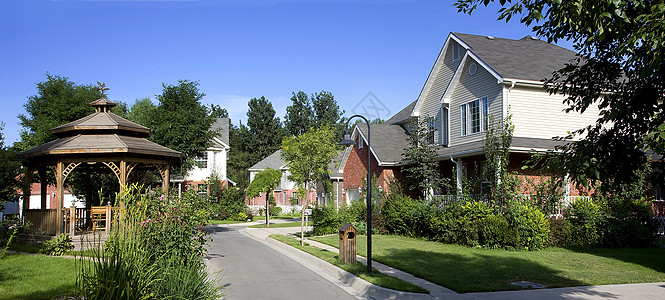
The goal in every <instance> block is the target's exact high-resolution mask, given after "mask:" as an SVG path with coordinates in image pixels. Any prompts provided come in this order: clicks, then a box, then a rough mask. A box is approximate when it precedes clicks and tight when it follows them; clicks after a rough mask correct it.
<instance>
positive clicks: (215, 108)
mask: <svg viewBox="0 0 665 300" xmlns="http://www.w3.org/2000/svg"><path fill="white" fill-rule="evenodd" d="M208 110H210V115H211V116H213V117H214V118H215V119H216V118H228V117H229V111H228V110H226V108H223V107H221V106H219V105H217V104H210V106H209V107H208Z"/></svg>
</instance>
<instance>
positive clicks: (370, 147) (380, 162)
mask: <svg viewBox="0 0 665 300" xmlns="http://www.w3.org/2000/svg"><path fill="white" fill-rule="evenodd" d="M367 126H369V124H367ZM368 130H369V128H368ZM356 131H357V132H358V133H356ZM353 133H354V135H351V136H352V138H353V139H355V137H356V136H358V134H360V137H362V139H363V141H365V146H368V147H369V150H370V151H371V152H372V155H374V158H375V159H376V161H377V162H378V163H379V166H383V165H384V164H383V162H382V161H381V159H379V156H378V155H377V154H376V152H375V151H374V148H373V147H372V146H371V145H370V143H368V142H367V138H366V137H365V135H364V134H363V132H362V131H360V129H358V126H357V125H356V128H355V129H354V130H353Z"/></svg>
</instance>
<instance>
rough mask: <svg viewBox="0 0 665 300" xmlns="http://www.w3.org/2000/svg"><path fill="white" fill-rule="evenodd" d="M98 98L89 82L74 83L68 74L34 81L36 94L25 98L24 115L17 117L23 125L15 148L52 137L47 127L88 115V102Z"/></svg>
mask: <svg viewBox="0 0 665 300" xmlns="http://www.w3.org/2000/svg"><path fill="white" fill-rule="evenodd" d="M100 97H101V94H100V93H99V92H98V91H95V90H93V89H92V85H76V84H75V83H74V82H71V81H69V79H68V78H67V77H61V76H57V75H55V76H53V75H50V74H46V81H42V82H39V83H37V95H33V96H30V97H28V102H26V103H25V104H24V105H23V107H24V108H25V111H26V114H20V115H19V116H18V118H19V120H20V124H21V126H22V127H23V129H22V130H21V134H20V136H21V141H20V142H18V144H17V146H18V148H19V149H20V150H21V151H23V150H28V149H30V148H33V147H37V146H39V145H41V144H43V143H46V142H49V141H52V140H55V136H54V135H52V134H51V132H49V129H51V128H53V127H57V126H60V125H62V124H65V123H68V122H71V121H74V120H77V119H80V118H83V117H85V116H86V115H88V114H91V113H92V112H94V109H93V108H92V107H91V106H90V102H92V101H95V100H97V99H99V98H100ZM64 108H66V109H64Z"/></svg>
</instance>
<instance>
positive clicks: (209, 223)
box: [208, 219, 256, 225]
mask: <svg viewBox="0 0 665 300" xmlns="http://www.w3.org/2000/svg"><path fill="white" fill-rule="evenodd" d="M254 220H256V219H254ZM237 223H248V222H247V221H236V220H208V225H219V224H237Z"/></svg>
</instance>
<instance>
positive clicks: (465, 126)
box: [460, 97, 489, 135]
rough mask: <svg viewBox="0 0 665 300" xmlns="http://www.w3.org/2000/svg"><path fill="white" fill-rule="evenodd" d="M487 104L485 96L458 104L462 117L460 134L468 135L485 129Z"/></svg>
mask: <svg viewBox="0 0 665 300" xmlns="http://www.w3.org/2000/svg"><path fill="white" fill-rule="evenodd" d="M488 106H489V105H488V102H487V97H484V98H482V99H478V100H474V101H471V102H469V103H466V104H462V105H461V106H460V112H461V118H462V124H461V127H462V128H461V134H462V135H468V134H472V133H478V132H482V131H485V130H487V114H488Z"/></svg>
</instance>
